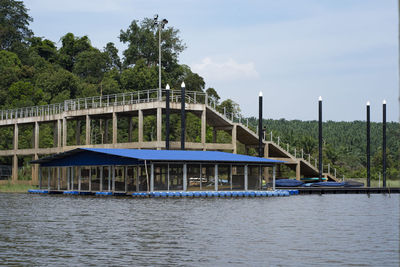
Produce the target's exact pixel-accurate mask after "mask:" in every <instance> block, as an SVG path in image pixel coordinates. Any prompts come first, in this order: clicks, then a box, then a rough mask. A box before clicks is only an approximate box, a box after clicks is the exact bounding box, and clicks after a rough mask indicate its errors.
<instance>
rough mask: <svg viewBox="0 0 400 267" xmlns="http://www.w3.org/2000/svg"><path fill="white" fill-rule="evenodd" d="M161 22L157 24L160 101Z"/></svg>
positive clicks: (159, 91) (159, 94) (159, 89)
mask: <svg viewBox="0 0 400 267" xmlns="http://www.w3.org/2000/svg"><path fill="white" fill-rule="evenodd" d="M161 27H162V25H161V23H159V24H158V100H159V101H161Z"/></svg>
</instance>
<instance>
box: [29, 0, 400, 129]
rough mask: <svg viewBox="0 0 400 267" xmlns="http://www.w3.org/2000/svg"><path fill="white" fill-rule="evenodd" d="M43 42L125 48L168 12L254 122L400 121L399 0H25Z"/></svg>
mask: <svg viewBox="0 0 400 267" xmlns="http://www.w3.org/2000/svg"><path fill="white" fill-rule="evenodd" d="M24 3H25V5H26V7H27V8H28V9H29V14H30V16H31V17H33V19H34V21H33V22H32V23H31V25H30V27H31V29H32V30H33V32H34V33H35V35H36V36H41V37H45V38H47V39H50V40H52V41H54V42H56V44H57V46H60V38H61V37H62V36H63V35H65V34H66V33H68V32H72V33H73V34H74V35H76V36H84V35H87V36H88V37H89V38H90V40H91V42H92V45H93V46H95V47H97V48H99V49H102V48H104V46H105V45H106V44H107V43H108V42H113V43H115V44H116V46H117V47H118V48H119V49H120V53H122V51H123V50H124V49H125V48H126V46H125V45H124V44H122V43H120V42H119V38H118V36H119V33H120V30H121V29H122V30H126V29H127V28H128V26H129V25H130V23H131V22H132V20H142V19H143V18H145V17H150V18H151V17H153V15H154V14H159V17H160V18H161V19H163V18H166V19H167V20H168V21H169V23H168V25H167V26H170V27H174V28H176V29H179V30H180V33H179V36H180V37H181V39H182V40H183V41H184V43H185V44H186V46H187V49H186V50H185V51H184V52H183V53H182V54H181V55H180V57H179V62H180V63H181V64H186V65H188V66H190V68H191V69H192V71H193V72H196V73H198V74H199V75H200V76H202V77H203V78H204V80H205V82H206V88H208V87H213V88H215V89H216V90H217V92H218V93H219V95H220V96H221V98H222V99H227V98H230V99H232V100H233V101H235V102H237V103H238V104H239V105H240V107H241V110H242V114H243V115H244V116H258V115H257V114H258V104H257V103H258V94H259V92H260V91H262V93H263V95H264V109H263V116H264V118H267V119H269V118H271V119H281V118H284V119H287V120H293V119H299V120H316V119H317V118H318V97H319V96H322V98H323V110H324V112H323V118H324V120H333V121H354V120H365V117H366V115H365V114H366V107H365V106H366V103H367V101H370V102H371V119H372V120H373V121H381V120H382V101H383V100H384V99H385V100H386V101H387V120H388V121H399V116H400V115H399V114H400V113H399V100H398V99H399V70H398V62H399V55H398V34H399V33H398V25H399V21H398V6H397V0H380V1H376V0H371V1H370V0H346V1H337V0H280V1H276V0H261V1H252V0H250V1H238V0H218V1H217V0H201V1H195V0H180V1H178V0H170V1H155V0H68V1H65V0H63V1H60V0H25V1H24Z"/></svg>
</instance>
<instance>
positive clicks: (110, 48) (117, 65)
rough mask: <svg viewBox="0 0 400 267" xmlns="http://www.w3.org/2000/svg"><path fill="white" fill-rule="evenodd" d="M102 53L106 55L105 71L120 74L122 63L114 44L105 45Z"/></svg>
mask: <svg viewBox="0 0 400 267" xmlns="http://www.w3.org/2000/svg"><path fill="white" fill-rule="evenodd" d="M104 53H105V54H106V55H107V63H106V64H107V70H111V69H116V70H118V71H119V72H120V71H121V69H122V63H121V59H120V58H119V55H118V49H117V48H116V47H115V45H114V43H111V42H110V43H107V45H106V47H104Z"/></svg>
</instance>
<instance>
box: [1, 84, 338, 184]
mask: <svg viewBox="0 0 400 267" xmlns="http://www.w3.org/2000/svg"><path fill="white" fill-rule="evenodd" d="M170 95H171V97H170V99H171V103H170V109H171V113H174V112H176V113H177V112H180V109H181V92H180V91H174V90H171V91H170ZM185 101H186V106H185V110H186V112H187V113H192V114H194V115H196V116H197V117H198V118H199V119H200V125H201V126H200V133H199V136H200V142H185V148H186V149H189V150H223V151H231V152H232V153H237V148H238V142H240V143H241V144H243V145H244V146H245V151H246V153H248V149H249V148H257V147H258V135H257V134H256V133H255V132H253V131H252V130H250V129H249V128H248V125H247V124H246V125H245V123H244V120H243V119H242V118H237V117H235V116H234V115H232V114H220V113H219V112H218V111H217V110H216V103H215V102H214V101H213V100H212V99H210V98H209V97H208V96H207V94H206V93H203V92H193V91H187V92H186V94H185ZM165 105H166V102H165V90H162V91H161V95H159V91H158V89H154V90H146V91H138V92H130V93H122V94H114V95H106V96H96V97H87V98H81V99H73V100H66V101H64V103H58V104H51V105H45V106H35V107H26V108H19V109H13V110H2V111H0V127H13V129H14V131H13V132H14V134H13V147H12V149H8V150H0V156H2V157H12V158H13V160H12V181H13V182H16V181H17V180H18V157H26V156H31V157H32V159H38V158H39V156H42V155H49V154H55V153H60V152H64V151H67V150H71V149H74V148H77V147H104V148H136V149H165V140H163V134H162V131H163V130H162V129H163V114H164V113H165ZM148 115H154V116H155V117H156V120H155V124H156V125H155V129H156V134H155V138H154V139H155V140H145V138H144V135H143V132H144V131H143V129H144V123H143V122H144V117H145V116H148ZM122 118H127V119H128V122H129V127H128V129H127V131H128V133H127V135H128V139H127V142H118V122H119V120H121V119H122ZM132 118H136V119H137V125H136V128H137V129H134V125H133V123H132ZM69 121H76V124H75V129H74V130H75V143H74V144H71V143H68V142H67V137H68V122H69ZM92 121H99V123H100V131H101V133H97V134H100V135H101V136H102V137H101V142H100V143H93V142H92V140H93V138H92V135H93V134H95V133H94V131H93V129H92V128H91V127H92V123H91V122H92ZM109 122H111V127H109ZM44 123H52V124H53V127H54V128H53V129H54V130H53V138H54V142H53V144H54V145H53V147H47V148H41V147H39V136H40V133H39V129H40V125H41V124H44ZM81 123H84V124H85V128H84V130H85V131H84V132H85V138H84V143H81ZM22 125H31V127H32V128H33V130H32V145H31V147H30V148H24V149H21V148H19V146H18V139H19V135H20V134H19V131H18V129H19V127H21V126H22ZM102 125H104V129H102V128H101V126H102ZM207 126H209V127H212V129H213V140H212V142H206V127H207ZM164 127H165V126H164ZM109 128H111V133H109V130H108V129H109ZM134 130H135V131H136V130H137V138H136V140H133V138H132V132H133V131H134ZM217 131H225V132H227V133H229V135H230V136H231V142H229V143H217ZM109 135H111V138H109ZM263 146H264V155H265V157H267V158H271V159H278V160H283V161H285V162H286V165H287V166H288V167H289V168H291V169H293V170H295V171H296V178H297V179H300V177H301V176H305V177H317V176H318V170H317V169H316V167H315V166H316V165H315V166H314V165H312V164H311V162H310V159H309V160H308V161H307V160H306V159H304V158H298V157H297V155H293V154H291V153H290V152H289V150H288V149H287V150H285V149H284V148H282V147H281V146H280V145H279V141H278V143H276V142H274V141H272V140H271V141H266V140H264V141H263ZM170 149H180V141H173V142H170ZM268 173H269V172H268V170H266V171H265V176H267V178H268ZM278 174H279V172H278ZM324 176H325V177H328V178H329V179H330V180H336V177H334V176H333V175H331V174H328V173H326V174H324ZM37 183H38V168H37V167H36V166H32V184H37Z"/></svg>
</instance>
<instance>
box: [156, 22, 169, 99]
mask: <svg viewBox="0 0 400 267" xmlns="http://www.w3.org/2000/svg"><path fill="white" fill-rule="evenodd" d="M167 23H168V20H166V19H162V20H158V14H156V15H154V25H155V26H157V27H158V100H160V101H161V30H162V29H164V26H165V25H166V24H167Z"/></svg>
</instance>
